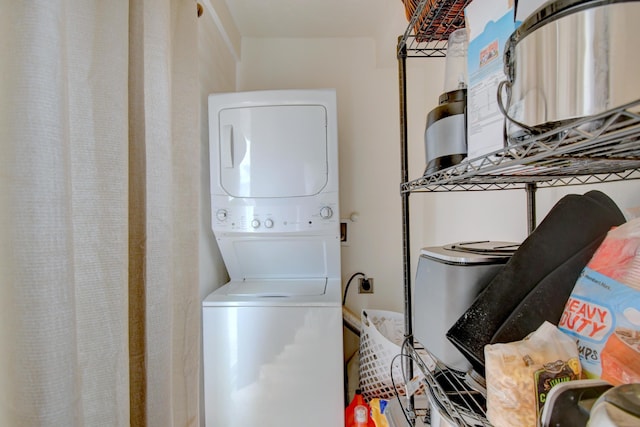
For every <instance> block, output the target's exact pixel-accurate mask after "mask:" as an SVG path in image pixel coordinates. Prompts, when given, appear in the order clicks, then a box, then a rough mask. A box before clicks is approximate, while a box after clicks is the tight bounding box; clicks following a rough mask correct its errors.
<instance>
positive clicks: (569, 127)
mask: <svg viewBox="0 0 640 427" xmlns="http://www.w3.org/2000/svg"><path fill="white" fill-rule="evenodd" d="M639 110H640V100H637V101H635V102H632V103H630V104H627V105H624V106H621V107H619V108H615V109H612V110H609V111H607V112H604V113H602V114H597V115H593V116H589V117H585V118H582V119H578V120H574V121H572V122H570V123H567V124H565V125H563V126H560V127H558V128H556V129H553V130H552V131H548V132H545V133H542V134H540V135H530V134H525V135H524V136H522V137H520V139H519V140H510V141H508V143H507V144H506V147H504V148H503V149H501V150H496V151H494V152H492V153H489V154H487V155H486V156H481V157H477V158H474V159H466V160H464V161H463V162H461V163H460V164H458V165H455V166H452V167H449V168H446V169H442V170H440V171H437V172H434V173H432V174H427V175H424V176H422V177H420V178H418V179H415V180H413V181H409V182H406V183H403V184H401V186H400V191H401V193H407V192H435V191H480V190H505V189H516V188H525V186H526V184H530V183H534V184H536V186H538V187H552V186H567V185H580V184H595V183H602V182H612V181H622V180H630V179H640V114H638V113H637V111H639Z"/></svg>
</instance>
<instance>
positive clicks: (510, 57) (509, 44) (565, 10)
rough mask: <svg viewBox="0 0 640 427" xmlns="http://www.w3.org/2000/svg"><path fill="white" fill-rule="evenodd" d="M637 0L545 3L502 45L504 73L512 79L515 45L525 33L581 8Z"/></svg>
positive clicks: (589, 0) (579, 0)
mask: <svg viewBox="0 0 640 427" xmlns="http://www.w3.org/2000/svg"><path fill="white" fill-rule="evenodd" d="M637 1H639V0H588V1H584V0H556V1H550V2H547V3H545V4H544V5H543V6H541V7H540V8H539V9H538V10H536V11H535V12H533V13H532V14H531V15H529V16H528V17H527V18H526V19H525V20H524V21H523V22H522V24H520V26H518V28H517V29H516V30H515V31H514V32H513V33H512V34H511V36H510V37H509V38H508V39H507V41H506V43H505V47H504V57H503V63H504V73H505V75H507V76H508V77H509V80H511V81H513V74H512V68H513V62H514V61H515V46H516V45H517V44H518V42H519V41H520V40H522V39H524V38H525V37H526V36H527V35H529V34H531V33H533V32H534V31H536V30H538V29H540V28H541V27H543V26H545V25H547V24H549V23H550V22H553V21H556V20H558V19H561V18H563V17H565V16H568V15H571V14H574V13H578V12H581V11H583V10H587V9H591V8H595V7H599V6H607V5H612V4H616V3H632V2H637Z"/></svg>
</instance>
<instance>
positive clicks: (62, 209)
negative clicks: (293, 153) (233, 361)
mask: <svg viewBox="0 0 640 427" xmlns="http://www.w3.org/2000/svg"><path fill="white" fill-rule="evenodd" d="M196 43H197V17H196V4H195V2H194V1H193V0H146V1H145V0H130V1H122V0H110V1H104V0H47V1H12V0H0V73H1V77H0V426H56V427H57V426H64V427H66V426H126V425H132V426H145V425H146V426H153V427H155V426H197V425H199V419H198V414H199V409H198V406H199V405H198V401H199V396H198V392H199V375H200V373H199V355H200V338H199V337H200V304H199V298H198V277H197V274H198V273H197V272H198V265H197V260H198V256H197V248H198V245H197V238H198V237H197V226H198V223H199V220H198V212H199V209H198V186H199V164H200V163H199V159H198V154H199V125H198V114H199V113H198V108H199V107H198V106H199V95H198V76H197V64H196V62H197V56H196V55H197V46H196Z"/></svg>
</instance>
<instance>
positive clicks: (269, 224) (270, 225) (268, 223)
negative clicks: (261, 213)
mask: <svg viewBox="0 0 640 427" xmlns="http://www.w3.org/2000/svg"><path fill="white" fill-rule="evenodd" d="M264 226H265V227H267V228H273V220H272V219H270V218H268V219H265V220H264Z"/></svg>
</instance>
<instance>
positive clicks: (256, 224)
mask: <svg viewBox="0 0 640 427" xmlns="http://www.w3.org/2000/svg"><path fill="white" fill-rule="evenodd" d="M251 227H253V228H258V227H260V220H259V219H254V220H252V221H251Z"/></svg>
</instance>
